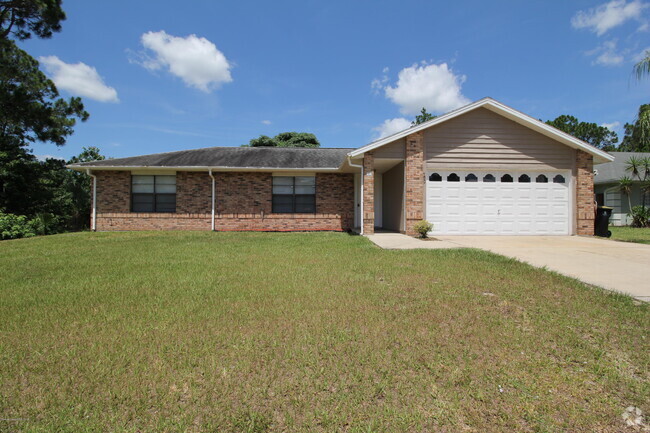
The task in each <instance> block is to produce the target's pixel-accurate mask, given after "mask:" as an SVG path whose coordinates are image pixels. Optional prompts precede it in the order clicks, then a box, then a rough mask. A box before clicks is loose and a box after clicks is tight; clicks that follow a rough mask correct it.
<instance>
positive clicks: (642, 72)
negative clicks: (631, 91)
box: [633, 50, 650, 80]
mask: <svg viewBox="0 0 650 433" xmlns="http://www.w3.org/2000/svg"><path fill="white" fill-rule="evenodd" d="M633 71H634V75H636V79H637V80H641V78H643V77H644V76H646V75H650V50H646V52H645V58H644V59H642V60H641V61H640V62H639V63H637V64H636V65H634V69H633Z"/></svg>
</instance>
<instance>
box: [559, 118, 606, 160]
mask: <svg viewBox="0 0 650 433" xmlns="http://www.w3.org/2000/svg"><path fill="white" fill-rule="evenodd" d="M546 124H547V125H551V126H553V127H555V128H557V129H559V130H560V131H564V132H566V133H567V134H570V135H573V136H574V137H576V138H578V139H580V140H582V141H584V142H587V143H589V144H591V145H592V146H595V147H597V148H599V149H602V150H607V151H611V150H615V149H616V143H618V135H616V133H615V132H614V131H612V130H610V129H609V128H606V127H604V126H600V125H597V124H596V123H588V122H581V121H579V120H578V119H577V118H576V117H574V116H570V115H567V114H563V115H561V116H558V117H556V118H555V119H554V120H547V121H546Z"/></svg>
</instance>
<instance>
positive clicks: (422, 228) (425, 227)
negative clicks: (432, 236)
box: [413, 220, 433, 239]
mask: <svg viewBox="0 0 650 433" xmlns="http://www.w3.org/2000/svg"><path fill="white" fill-rule="evenodd" d="M413 230H415V231H416V232H417V233H418V234H419V235H420V238H422V239H424V238H426V237H428V235H429V232H430V231H431V230H433V224H431V223H430V222H429V221H425V220H421V221H418V222H416V223H415V224H414V225H413Z"/></svg>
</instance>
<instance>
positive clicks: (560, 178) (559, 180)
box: [553, 174, 566, 183]
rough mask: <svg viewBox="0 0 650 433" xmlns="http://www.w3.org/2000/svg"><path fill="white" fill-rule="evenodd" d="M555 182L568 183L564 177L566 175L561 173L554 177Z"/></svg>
mask: <svg viewBox="0 0 650 433" xmlns="http://www.w3.org/2000/svg"><path fill="white" fill-rule="evenodd" d="M553 183H566V180H565V179H564V176H562V175H561V174H556V175H555V177H554V178H553Z"/></svg>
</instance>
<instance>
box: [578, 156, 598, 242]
mask: <svg viewBox="0 0 650 433" xmlns="http://www.w3.org/2000/svg"><path fill="white" fill-rule="evenodd" d="M576 170H577V173H576V216H577V225H576V229H577V230H576V231H577V234H579V235H586V236H593V235H594V213H595V211H596V205H595V200H594V159H593V156H592V155H589V154H588V153H586V152H583V151H582V150H578V151H577V155H576Z"/></svg>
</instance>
